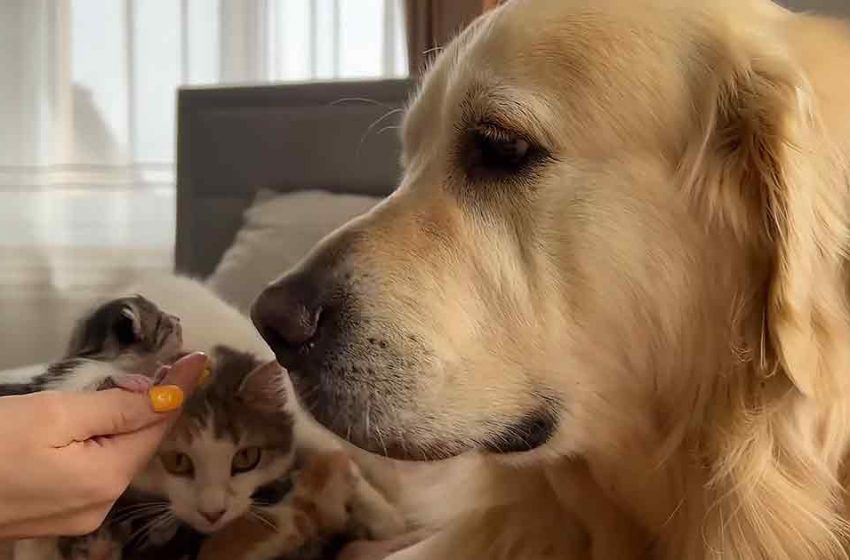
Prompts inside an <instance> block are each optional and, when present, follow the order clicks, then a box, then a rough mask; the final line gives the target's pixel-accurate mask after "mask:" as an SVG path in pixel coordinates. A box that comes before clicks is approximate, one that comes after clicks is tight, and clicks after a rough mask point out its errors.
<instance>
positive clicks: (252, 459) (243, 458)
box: [230, 447, 263, 474]
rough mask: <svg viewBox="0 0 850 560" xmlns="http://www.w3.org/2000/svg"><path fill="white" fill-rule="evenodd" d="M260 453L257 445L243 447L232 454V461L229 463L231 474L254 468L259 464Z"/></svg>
mask: <svg viewBox="0 0 850 560" xmlns="http://www.w3.org/2000/svg"><path fill="white" fill-rule="evenodd" d="M262 454H263V453H262V450H261V449H260V448H259V447H243V448H242V449H240V450H239V451H237V452H236V455H234V456H233V461H232V462H231V463H230V472H231V474H239V473H244V472H248V471H251V470H254V469H255V468H256V467H257V465H258V464H259V462H260V457H261V456H262Z"/></svg>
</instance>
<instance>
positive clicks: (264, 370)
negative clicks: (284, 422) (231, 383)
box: [236, 361, 288, 412]
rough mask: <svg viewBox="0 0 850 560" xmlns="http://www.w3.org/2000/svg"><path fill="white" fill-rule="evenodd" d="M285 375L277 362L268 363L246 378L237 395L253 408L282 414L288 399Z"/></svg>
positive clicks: (258, 367)
mask: <svg viewBox="0 0 850 560" xmlns="http://www.w3.org/2000/svg"><path fill="white" fill-rule="evenodd" d="M285 375H286V372H285V371H284V369H283V368H282V367H280V365H279V364H278V363H277V362H275V361H271V362H266V363H265V364H262V365H260V366H257V367H256V368H254V369H253V370H252V371H251V372H250V373H249V374H248V375H246V376H245V379H244V380H243V381H242V384H241V385H239V389H238V390H237V391H236V394H237V396H238V397H239V398H240V399H241V400H242V401H243V402H245V403H246V404H248V405H250V406H251V407H253V408H256V409H259V410H264V411H268V412H280V411H281V410H282V409H283V407H284V406H286V401H287V398H288V395H287V393H286V383H285V381H284V376H285Z"/></svg>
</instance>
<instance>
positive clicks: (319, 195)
mask: <svg viewBox="0 0 850 560" xmlns="http://www.w3.org/2000/svg"><path fill="white" fill-rule="evenodd" d="M380 200H381V199H380V198H378V197H372V196H363V195H353V194H331V193H327V192H324V191H301V192H294V193H286V194H277V193H274V192H272V191H260V192H259V193H258V194H257V196H256V198H255V200H254V202H253V204H251V206H250V207H249V208H248V209H247V210H246V211H245V215H244V217H243V224H242V228H241V229H240V230H239V232H238V233H237V234H236V239H235V240H234V242H233V245H231V246H230V248H229V249H228V250H227V251H226V252H225V253H224V256H223V257H222V259H221V262H220V263H219V264H218V266H217V267H216V269H215V272H213V274H212V275H211V276H210V278H209V279H208V281H207V282H208V284H209V286H210V287H211V288H212V289H213V290H214V291H215V292H216V293H218V294H219V295H220V296H221V297H222V298H224V299H225V300H227V301H228V302H230V303H231V304H233V305H235V306H236V307H237V308H238V309H240V310H241V311H243V312H247V311H248V309H249V308H250V306H251V302H253V301H254V298H256V297H257V295H258V294H259V293H260V291H261V290H262V289H263V288H264V287H265V286H266V285H267V284H268V283H269V282H271V281H272V280H274V279H275V278H277V277H278V276H280V275H281V274H282V273H284V272H286V271H287V270H288V269H289V268H290V267H292V266H293V265H294V264H295V263H297V262H298V261H299V260H300V259H301V257H303V256H304V255H305V254H306V253H307V252H308V251H309V250H310V249H311V248H312V247H313V245H315V244H316V243H317V242H318V241H319V240H321V239H322V238H323V237H325V236H326V235H327V234H329V233H330V232H332V231H333V230H335V229H336V228H338V227H339V226H341V225H342V224H344V223H346V222H347V221H349V220H350V219H351V218H354V217H355V216H359V215H360V214H363V213H365V212H366V211H368V210H369V209H370V208H372V206H374V205H375V204H376V203H378V202H379V201H380Z"/></svg>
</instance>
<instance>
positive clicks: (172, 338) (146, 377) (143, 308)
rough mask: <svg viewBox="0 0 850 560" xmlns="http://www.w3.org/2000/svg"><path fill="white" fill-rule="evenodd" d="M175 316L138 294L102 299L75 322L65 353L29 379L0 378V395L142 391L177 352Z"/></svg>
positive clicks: (178, 339)
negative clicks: (121, 390)
mask: <svg viewBox="0 0 850 560" xmlns="http://www.w3.org/2000/svg"><path fill="white" fill-rule="evenodd" d="M181 344H182V331H181V328H180V320H179V319H178V318H177V317H174V316H173V315H169V314H168V313H166V312H164V311H162V310H160V309H159V307H157V306H156V304H154V303H153V302H151V301H150V300H148V299H146V298H144V297H142V296H140V295H134V296H128V297H122V298H118V299H114V300H111V301H108V302H106V303H104V304H102V305H100V306H99V307H97V308H95V309H94V310H93V311H92V312H90V313H88V314H87V315H85V316H84V317H83V318H82V319H80V321H79V322H78V323H77V325H76V326H75V328H74V330H73V332H72V334H71V340H70V342H69V344H68V348H67V350H66V351H65V355H64V356H63V357H62V359H60V360H59V361H57V362H54V363H52V364H50V365H49V366H48V367H47V369H46V370H45V371H43V372H41V373H37V374H35V375H33V376H30V377H19V378H15V379H4V378H0V396H7V395H23V394H27V393H35V392H38V391H47V390H60V391H85V390H96V389H106V388H111V387H122V388H125V389H130V390H145V389H147V388H148V387H150V385H151V384H152V383H153V381H154V379H153V378H154V376H155V374H156V372H157V370H158V369H159V367H160V366H162V365H163V364H166V363H171V362H172V361H173V360H174V359H175V358H176V357H177V355H178V353H179V352H180V347H181Z"/></svg>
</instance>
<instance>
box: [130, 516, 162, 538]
mask: <svg viewBox="0 0 850 560" xmlns="http://www.w3.org/2000/svg"><path fill="white" fill-rule="evenodd" d="M163 515H165V514H164V513H160V514H158V515H155V516H154V517H153V518H152V519H151V520H149V521H148V522H147V523H145V524H144V525H142V526H141V527H139V528H138V529H136V530H135V531H133V532H132V533H131V534H130V536H129V537H127V544H132V543H134V542H137V539H138V543H141V542H142V540H143V539H142V538H140V537H143V536H144V535H145V534H146V533H147V531H148V529H149V528H150V527H151V526H152V525H153V524H155V523H157V522H158V521H159V520H160V518H161V517H162V516H163Z"/></svg>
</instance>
